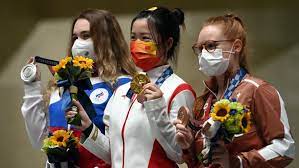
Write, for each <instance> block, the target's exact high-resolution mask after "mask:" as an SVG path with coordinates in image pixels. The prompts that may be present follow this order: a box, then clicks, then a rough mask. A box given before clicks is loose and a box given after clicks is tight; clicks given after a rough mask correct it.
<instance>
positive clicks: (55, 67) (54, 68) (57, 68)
mask: <svg viewBox="0 0 299 168" xmlns="http://www.w3.org/2000/svg"><path fill="white" fill-rule="evenodd" d="M52 69H53V71H54V72H58V71H59V70H60V69H61V66H60V65H59V64H57V65H55V66H52Z"/></svg>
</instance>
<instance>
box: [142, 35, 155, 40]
mask: <svg viewBox="0 0 299 168" xmlns="http://www.w3.org/2000/svg"><path fill="white" fill-rule="evenodd" d="M141 40H142V41H153V39H152V38H151V37H149V36H142V39H141Z"/></svg>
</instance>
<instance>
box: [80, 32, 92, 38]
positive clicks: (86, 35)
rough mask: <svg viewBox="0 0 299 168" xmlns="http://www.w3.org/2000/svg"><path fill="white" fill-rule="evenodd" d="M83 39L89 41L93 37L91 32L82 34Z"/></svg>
mask: <svg viewBox="0 0 299 168" xmlns="http://www.w3.org/2000/svg"><path fill="white" fill-rule="evenodd" d="M81 36H82V39H83V40H87V39H89V38H90V37H91V35H90V33H89V32H85V33H82V35H81Z"/></svg>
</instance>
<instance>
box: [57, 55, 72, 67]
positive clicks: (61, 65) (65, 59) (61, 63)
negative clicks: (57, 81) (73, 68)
mask: <svg viewBox="0 0 299 168" xmlns="http://www.w3.org/2000/svg"><path fill="white" fill-rule="evenodd" d="M71 60H72V58H71V57H65V58H63V59H61V60H60V61H59V66H60V68H63V69H65V66H66V64H67V63H68V62H70V61H71Z"/></svg>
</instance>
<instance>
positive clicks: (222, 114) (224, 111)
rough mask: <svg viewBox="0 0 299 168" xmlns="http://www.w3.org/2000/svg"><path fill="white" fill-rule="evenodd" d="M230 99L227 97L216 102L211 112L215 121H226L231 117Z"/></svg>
mask: <svg viewBox="0 0 299 168" xmlns="http://www.w3.org/2000/svg"><path fill="white" fill-rule="evenodd" d="M229 104H230V101H229V100H227V99H222V100H219V101H217V102H216V103H215V104H214V107H213V109H212V112H211V114H210V115H211V117H212V118H213V120H215V121H220V122H224V121H226V120H227V118H228V117H229V111H230V106H229Z"/></svg>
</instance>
